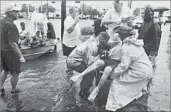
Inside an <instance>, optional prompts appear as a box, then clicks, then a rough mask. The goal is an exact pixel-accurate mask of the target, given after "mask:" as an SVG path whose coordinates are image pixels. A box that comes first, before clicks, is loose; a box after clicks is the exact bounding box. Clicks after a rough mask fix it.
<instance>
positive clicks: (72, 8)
mask: <svg viewBox="0 0 171 112" xmlns="http://www.w3.org/2000/svg"><path fill="white" fill-rule="evenodd" d="M77 12H78V9H77V8H76V7H74V6H72V7H71V8H70V9H69V14H70V15H71V16H72V17H73V18H75V17H76V16H77Z"/></svg>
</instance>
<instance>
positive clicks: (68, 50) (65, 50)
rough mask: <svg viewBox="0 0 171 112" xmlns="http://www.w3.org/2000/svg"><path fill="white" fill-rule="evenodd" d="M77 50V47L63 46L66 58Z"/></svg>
mask: <svg viewBox="0 0 171 112" xmlns="http://www.w3.org/2000/svg"><path fill="white" fill-rule="evenodd" d="M75 48H76V46H75V47H67V46H66V45H65V44H63V55H64V56H67V57H68V56H69V54H70V53H71V52H72V51H73V50H74V49H75Z"/></svg>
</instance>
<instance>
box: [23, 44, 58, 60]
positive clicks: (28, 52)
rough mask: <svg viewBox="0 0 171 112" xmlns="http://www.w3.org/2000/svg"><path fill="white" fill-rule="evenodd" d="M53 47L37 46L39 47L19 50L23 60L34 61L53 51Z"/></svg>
mask: <svg viewBox="0 0 171 112" xmlns="http://www.w3.org/2000/svg"><path fill="white" fill-rule="evenodd" d="M54 47H55V45H49V46H39V47H29V48H28V47H27V48H24V49H21V52H22V54H23V56H24V58H25V60H30V59H35V58H37V57H39V56H41V55H43V54H45V53H47V52H49V51H51V50H54Z"/></svg>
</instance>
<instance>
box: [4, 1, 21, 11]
mask: <svg viewBox="0 0 171 112" xmlns="http://www.w3.org/2000/svg"><path fill="white" fill-rule="evenodd" d="M4 9H5V12H10V11H21V9H20V8H19V7H18V6H17V5H14V4H12V3H10V4H8V5H6V6H5V8H4Z"/></svg>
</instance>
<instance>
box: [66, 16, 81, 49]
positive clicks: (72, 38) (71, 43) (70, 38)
mask: <svg viewBox="0 0 171 112" xmlns="http://www.w3.org/2000/svg"><path fill="white" fill-rule="evenodd" d="M74 22H75V20H74V19H73V18H72V17H71V16H70V15H69V16H67V17H66V19H65V21H64V35H63V44H65V45H66V46H68V47H75V46H76V45H77V43H78V38H79V36H80V35H81V30H80V26H79V23H77V24H76V26H75V28H74V30H73V32H71V33H68V32H67V29H68V28H69V27H71V25H72V24H74Z"/></svg>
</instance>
